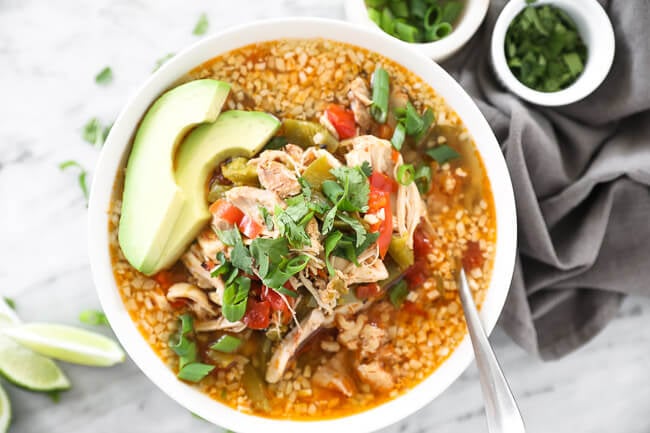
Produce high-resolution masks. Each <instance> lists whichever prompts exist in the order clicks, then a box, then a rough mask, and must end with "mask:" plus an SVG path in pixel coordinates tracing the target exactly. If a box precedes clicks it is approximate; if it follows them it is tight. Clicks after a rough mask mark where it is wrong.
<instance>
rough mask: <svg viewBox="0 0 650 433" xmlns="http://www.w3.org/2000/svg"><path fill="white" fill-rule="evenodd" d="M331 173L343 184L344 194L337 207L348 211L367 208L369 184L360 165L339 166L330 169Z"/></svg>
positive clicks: (363, 210)
mask: <svg viewBox="0 0 650 433" xmlns="http://www.w3.org/2000/svg"><path fill="white" fill-rule="evenodd" d="M366 170H367V168H366ZM331 173H332V174H333V175H334V176H335V177H336V179H337V181H338V182H339V184H341V185H343V190H344V195H343V197H342V198H341V199H340V200H339V201H340V203H339V205H338V208H339V209H341V210H345V211H348V212H355V211H361V212H365V211H366V210H368V196H369V194H370V184H369V183H368V177H367V176H366V175H365V173H364V171H362V169H361V167H347V166H341V167H337V168H334V169H332V170H331ZM323 183H325V182H323Z"/></svg>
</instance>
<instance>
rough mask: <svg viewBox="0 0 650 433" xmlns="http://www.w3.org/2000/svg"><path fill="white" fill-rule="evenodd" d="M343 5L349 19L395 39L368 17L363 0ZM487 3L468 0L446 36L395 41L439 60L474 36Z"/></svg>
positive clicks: (354, 0)
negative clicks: (425, 39) (427, 40)
mask: <svg viewBox="0 0 650 433" xmlns="http://www.w3.org/2000/svg"><path fill="white" fill-rule="evenodd" d="M344 5H345V14H346V17H347V19H348V20H349V21H351V22H353V23H356V24H360V25H363V26H365V27H366V28H369V29H372V30H373V31H375V32H378V33H380V34H382V35H383V36H384V37H386V38H390V39H397V38H395V37H393V36H390V35H388V34H386V33H385V32H384V31H383V30H382V29H381V28H379V26H378V25H377V24H375V23H374V22H373V21H372V20H371V19H370V18H369V17H368V12H367V10H368V9H367V7H366V4H365V0H346V1H345V3H344ZM489 5H490V0H468V1H467V5H466V6H465V8H464V10H463V13H462V15H461V17H460V21H459V24H458V25H457V26H456V28H455V29H454V30H453V31H452V32H451V33H450V34H449V35H448V36H446V37H444V38H442V39H440V40H438V41H434V42H406V41H402V40H400V39H397V41H399V42H400V43H402V44H406V45H407V46H409V47H413V48H415V49H417V50H419V51H421V52H422V53H423V54H425V55H426V56H428V57H430V58H432V59H433V60H435V61H437V62H441V61H443V60H445V59H447V58H449V57H450V56H451V55H453V54H454V53H455V52H456V51H458V50H460V49H461V48H462V47H463V46H464V45H465V44H466V43H467V41H469V40H470V39H471V38H472V36H474V34H475V33H476V32H477V30H478V29H479V27H480V26H481V23H482V22H483V20H484V19H485V15H486V14H487V11H488V6H489Z"/></svg>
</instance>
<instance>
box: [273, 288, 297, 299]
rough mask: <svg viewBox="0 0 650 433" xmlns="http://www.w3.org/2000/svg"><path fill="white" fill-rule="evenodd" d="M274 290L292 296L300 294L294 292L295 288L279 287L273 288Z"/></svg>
mask: <svg viewBox="0 0 650 433" xmlns="http://www.w3.org/2000/svg"><path fill="white" fill-rule="evenodd" d="M273 290H275V291H276V292H278V293H281V294H283V295H285V296H289V297H291V298H297V297H298V294H297V293H296V292H294V291H293V290H289V289H287V288H286V287H278V288H277V289H273Z"/></svg>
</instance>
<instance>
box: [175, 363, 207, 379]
mask: <svg viewBox="0 0 650 433" xmlns="http://www.w3.org/2000/svg"><path fill="white" fill-rule="evenodd" d="M214 368H215V366H214V365H208V364H202V363H200V362H193V363H192V364H187V365H185V366H183V367H181V370H180V371H179V372H178V378H179V379H183V380H187V381H188V382H194V383H196V382H200V381H201V380H203V378H204V377H206V376H207V375H208V374H210V372H211V371H212V370H214Z"/></svg>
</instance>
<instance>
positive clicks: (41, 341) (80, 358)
mask: <svg viewBox="0 0 650 433" xmlns="http://www.w3.org/2000/svg"><path fill="white" fill-rule="evenodd" d="M0 332H2V333H3V334H5V335H6V336H8V337H10V338H12V339H13V340H14V341H16V342H17V343H20V344H21V345H23V346H25V347H28V348H30V349H32V350H33V351H34V352H37V353H40V354H41V355H45V356H49V357H51V358H54V359H59V360H61V361H67V362H72V363H74V364H82V365H90V366H94V367H107V366H110V365H114V364H117V363H118V362H122V361H124V352H123V351H122V349H121V348H120V346H119V345H118V344H117V343H116V342H114V341H113V340H111V339H109V338H106V337H104V336H103V335H100V334H96V333H94V332H90V331H86V330H84V329H79V328H74V327H72V326H65V325H52V324H47V323H30V324H27V325H18V326H12V327H8V328H2V329H1V330H0Z"/></svg>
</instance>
